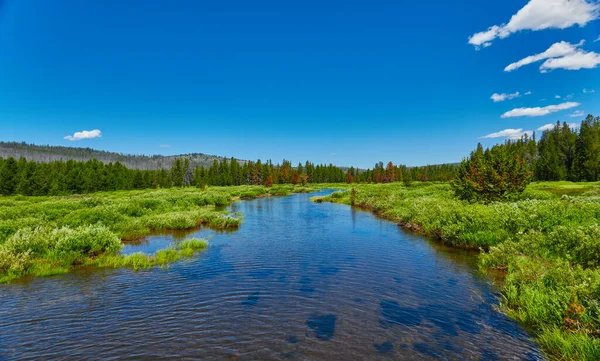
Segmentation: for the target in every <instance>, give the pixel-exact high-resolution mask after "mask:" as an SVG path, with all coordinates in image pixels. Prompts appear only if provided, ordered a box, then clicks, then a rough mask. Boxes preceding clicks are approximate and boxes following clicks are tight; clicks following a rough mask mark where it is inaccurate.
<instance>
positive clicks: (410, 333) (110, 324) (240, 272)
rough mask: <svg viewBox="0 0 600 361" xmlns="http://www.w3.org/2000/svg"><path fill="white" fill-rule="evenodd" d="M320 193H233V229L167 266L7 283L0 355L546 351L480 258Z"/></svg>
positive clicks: (153, 240) (375, 355) (532, 354)
mask: <svg viewBox="0 0 600 361" xmlns="http://www.w3.org/2000/svg"><path fill="white" fill-rule="evenodd" d="M310 196H311V195H293V196H290V197H284V198H262V199H258V200H254V201H244V202H237V203H235V204H233V205H232V207H231V208H232V210H233V211H234V212H237V211H241V212H242V213H243V214H244V224H243V225H242V226H241V227H240V229H239V230H238V231H237V232H229V233H217V232H214V231H212V230H210V229H197V230H193V231H192V232H174V233H173V232H171V233H165V234H161V235H156V236H153V237H149V238H148V239H147V240H145V241H143V242H142V243H140V244H128V245H127V246H126V247H125V252H126V253H131V252H136V251H139V250H141V251H143V252H147V253H152V252H154V251H155V250H157V249H161V248H164V247H165V246H167V245H168V244H170V243H172V242H174V241H177V240H180V239H183V238H186V237H199V238H206V237H209V238H210V242H211V245H210V247H209V248H208V249H207V250H206V251H205V252H203V253H201V254H200V255H199V256H197V257H195V258H192V259H185V260H182V261H180V262H178V263H176V264H173V265H172V266H171V267H170V268H169V269H166V270H161V269H159V268H156V269H151V270H148V271H140V272H134V271H132V270H129V269H80V270H78V271H77V272H74V273H71V274H68V275H62V276H56V277H49V278H36V279H30V280H25V281H21V282H17V283H14V284H11V285H8V286H0V287H1V288H0V318H1V319H2V322H1V323H0V359H31V360H34V359H102V360H107V359H147V358H157V357H162V358H172V359H181V358H197V359H203V360H257V359H260V360H280V359H290V360H308V359H310V360H390V359H402V360H426V359H442V360H507V359H509V360H510V359H515V360H537V359H541V356H540V353H539V352H538V350H537V348H536V346H535V344H534V343H533V342H532V341H531V339H530V338H529V336H528V335H527V334H526V333H525V332H524V331H523V330H522V329H521V328H520V327H519V326H518V325H517V324H516V323H514V322H512V321H511V320H509V319H508V318H506V317H505V316H503V315H501V314H499V313H497V312H495V310H494V305H496V304H497V299H496V296H495V294H494V293H493V292H492V289H491V287H490V286H489V285H488V283H487V282H486V280H485V279H483V278H482V277H481V276H480V275H479V274H478V273H477V272H476V268H475V267H474V256H473V254H472V253H469V252H465V251H457V250H452V249H449V248H446V247H443V246H440V245H439V244H437V243H431V242H429V241H427V240H424V239H423V238H421V237H417V236H415V235H411V234H408V233H405V232H403V231H401V230H400V229H399V228H398V227H397V226H396V225H395V224H394V223H391V222H388V221H385V220H381V219H377V218H376V217H374V216H372V215H371V214H369V213H367V212H362V211H355V210H352V209H351V208H349V207H346V206H342V205H334V204H313V203H311V202H309V201H308V198H309V197H310Z"/></svg>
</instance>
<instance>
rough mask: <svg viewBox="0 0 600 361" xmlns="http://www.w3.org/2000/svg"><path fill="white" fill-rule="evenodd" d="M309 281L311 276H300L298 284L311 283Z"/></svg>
mask: <svg viewBox="0 0 600 361" xmlns="http://www.w3.org/2000/svg"><path fill="white" fill-rule="evenodd" d="M311 283H312V278H310V277H302V278H301V279H300V284H301V285H308V284H311Z"/></svg>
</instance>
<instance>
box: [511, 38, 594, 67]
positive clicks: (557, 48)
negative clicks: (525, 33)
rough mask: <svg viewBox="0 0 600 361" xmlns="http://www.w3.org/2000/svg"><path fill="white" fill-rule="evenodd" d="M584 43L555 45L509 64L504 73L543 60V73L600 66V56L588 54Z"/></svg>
mask: <svg viewBox="0 0 600 361" xmlns="http://www.w3.org/2000/svg"><path fill="white" fill-rule="evenodd" d="M584 43H585V40H581V41H580V42H579V43H577V44H571V43H568V42H566V41H561V42H558V43H554V44H552V45H551V46H550V47H549V48H548V50H546V51H544V52H543V53H539V54H535V55H530V56H528V57H526V58H523V59H521V60H519V61H517V62H514V63H512V64H509V65H508V66H507V67H506V68H504V71H506V72H510V71H514V70H517V69H519V68H520V67H522V66H525V65H529V64H532V63H535V62H538V61H542V60H545V61H544V63H543V64H542V65H541V66H540V71H541V72H542V73H545V72H547V71H549V70H554V69H566V70H579V69H592V68H595V67H596V66H598V65H600V54H598V53H595V52H593V51H590V52H587V51H585V50H583V49H581V47H582V46H583V44H584Z"/></svg>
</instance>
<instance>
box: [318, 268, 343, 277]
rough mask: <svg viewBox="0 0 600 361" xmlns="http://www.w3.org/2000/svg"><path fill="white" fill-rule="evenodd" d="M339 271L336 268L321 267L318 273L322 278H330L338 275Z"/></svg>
mask: <svg viewBox="0 0 600 361" xmlns="http://www.w3.org/2000/svg"><path fill="white" fill-rule="evenodd" d="M339 271H340V269H339V268H338V267H333V266H321V267H319V273H320V274H322V275H324V276H331V275H334V274H336V273H338V272H339Z"/></svg>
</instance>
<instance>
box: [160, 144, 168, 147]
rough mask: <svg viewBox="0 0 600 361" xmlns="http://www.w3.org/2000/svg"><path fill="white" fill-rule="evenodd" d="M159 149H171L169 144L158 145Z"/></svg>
mask: <svg viewBox="0 0 600 361" xmlns="http://www.w3.org/2000/svg"><path fill="white" fill-rule="evenodd" d="M159 147H161V148H171V144H160V145H159Z"/></svg>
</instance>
